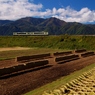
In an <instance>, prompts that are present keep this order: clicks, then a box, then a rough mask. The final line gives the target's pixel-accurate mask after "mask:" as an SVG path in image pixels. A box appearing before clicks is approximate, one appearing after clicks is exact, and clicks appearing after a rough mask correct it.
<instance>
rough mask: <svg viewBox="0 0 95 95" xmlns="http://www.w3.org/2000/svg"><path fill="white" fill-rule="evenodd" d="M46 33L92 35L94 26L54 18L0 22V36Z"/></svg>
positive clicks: (94, 29) (30, 18) (28, 18)
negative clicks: (16, 33) (20, 33)
mask: <svg viewBox="0 0 95 95" xmlns="http://www.w3.org/2000/svg"><path fill="white" fill-rule="evenodd" d="M35 31H39V32H41V31H46V32H48V33H49V35H62V34H69V35H94V34H95V25H94V24H92V25H91V24H82V23H77V22H65V21H63V20H60V19H57V18H55V17H51V18H47V19H44V18H33V17H25V18H21V19H18V20H16V21H10V20H0V35H1V36H3V35H13V32H35Z"/></svg>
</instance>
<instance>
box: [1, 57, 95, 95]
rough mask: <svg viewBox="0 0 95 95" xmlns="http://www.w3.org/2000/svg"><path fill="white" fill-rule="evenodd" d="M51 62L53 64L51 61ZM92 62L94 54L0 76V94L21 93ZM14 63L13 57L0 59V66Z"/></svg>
mask: <svg viewBox="0 0 95 95" xmlns="http://www.w3.org/2000/svg"><path fill="white" fill-rule="evenodd" d="M51 63H52V64H54V63H53V61H52V62H51ZM94 63H95V55H93V56H89V57H85V58H81V59H77V60H74V61H70V62H66V63H63V64H56V65H53V66H50V67H47V68H42V69H39V70H38V69H36V70H31V71H29V72H26V73H23V74H19V75H16V76H10V77H7V78H2V79H0V95H22V94H24V93H26V92H28V91H30V90H33V89H36V88H39V87H41V86H43V85H45V84H47V83H50V82H52V81H54V80H56V79H59V78H60V77H63V76H66V75H68V74H70V73H72V72H74V71H77V70H80V69H82V68H84V67H85V66H88V65H90V64H94ZM16 64H18V63H17V62H15V60H14V59H12V60H4V61H0V68H2V67H7V66H12V65H16Z"/></svg>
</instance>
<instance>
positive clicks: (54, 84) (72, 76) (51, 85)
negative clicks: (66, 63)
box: [24, 64, 95, 95]
mask: <svg viewBox="0 0 95 95" xmlns="http://www.w3.org/2000/svg"><path fill="white" fill-rule="evenodd" d="M93 67H95V64H91V65H89V66H86V67H85V68H83V69H81V70H79V71H76V72H74V73H71V74H70V75H67V76H64V77H62V78H60V79H58V80H56V81H54V82H52V83H49V84H47V85H44V86H42V87H40V88H38V89H35V90H33V91H30V92H28V93H26V94H24V95H41V94H42V93H43V92H44V91H49V90H53V89H55V88H58V87H60V86H61V85H64V84H66V83H68V82H70V81H71V80H73V79H75V78H77V77H78V76H80V75H81V74H82V73H84V72H87V71H89V70H90V69H92V68H93Z"/></svg>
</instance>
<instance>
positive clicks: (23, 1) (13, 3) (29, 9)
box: [0, 0, 95, 23]
mask: <svg viewBox="0 0 95 95" xmlns="http://www.w3.org/2000/svg"><path fill="white" fill-rule="evenodd" d="M30 1H31V2H29V0H0V19H3V20H4V19H9V20H16V19H19V18H22V17H27V16H31V17H35V16H37V17H57V18H59V19H61V20H64V21H66V22H81V23H86V22H95V10H90V9H88V8H87V7H86V8H82V9H81V10H79V11H77V10H74V9H72V8H71V7H69V6H68V7H66V8H59V9H56V8H55V7H54V8H53V9H46V10H45V11H42V9H43V5H42V4H41V3H40V4H34V3H33V0H30Z"/></svg>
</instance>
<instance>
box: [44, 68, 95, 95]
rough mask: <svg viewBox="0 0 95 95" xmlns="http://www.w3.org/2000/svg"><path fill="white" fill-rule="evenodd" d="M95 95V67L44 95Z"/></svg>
mask: <svg viewBox="0 0 95 95" xmlns="http://www.w3.org/2000/svg"><path fill="white" fill-rule="evenodd" d="M51 94H52V95H95V67H94V68H93V69H91V70H89V71H86V72H84V73H83V74H81V76H79V77H78V78H76V79H74V80H72V81H70V82H69V83H67V84H66V85H62V86H60V87H59V88H58V89H57V88H56V89H54V90H53V91H49V92H44V93H43V95H51Z"/></svg>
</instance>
